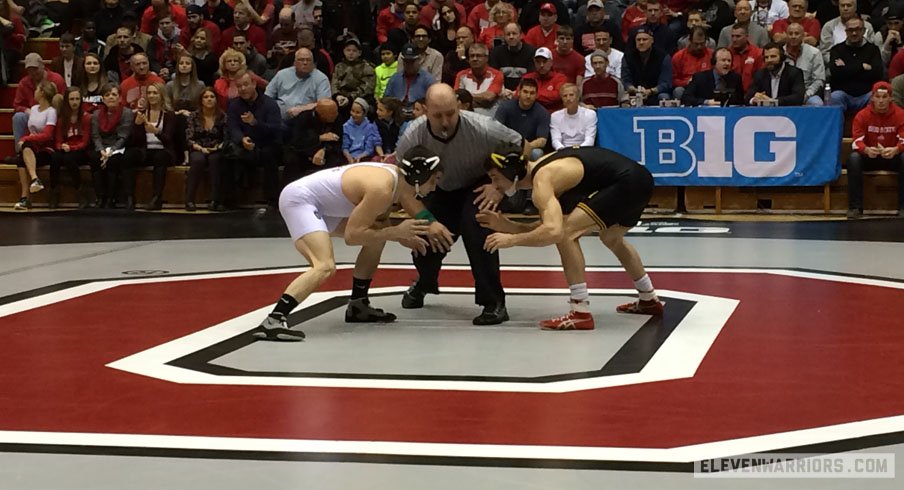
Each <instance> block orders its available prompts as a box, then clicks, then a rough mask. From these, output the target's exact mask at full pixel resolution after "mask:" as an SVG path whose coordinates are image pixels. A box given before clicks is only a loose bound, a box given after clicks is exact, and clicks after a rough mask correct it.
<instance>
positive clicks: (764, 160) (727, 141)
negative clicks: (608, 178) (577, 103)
mask: <svg viewBox="0 0 904 490" xmlns="http://www.w3.org/2000/svg"><path fill="white" fill-rule="evenodd" d="M597 116H598V117H597V120H598V128H597V130H598V131H597V134H598V135H599V145H600V146H602V147H603V148H608V149H610V150H614V151H617V152H619V153H621V154H623V155H626V156H628V157H630V158H633V159H634V160H637V161H638V162H640V163H641V164H642V165H645V166H646V167H647V169H649V170H650V172H651V173H652V174H653V177H654V179H655V181H656V184H657V185H674V186H806V185H823V184H826V183H829V182H833V181H835V180H836V179H838V176H839V175H841V163H840V162H839V161H838V152H839V148H840V146H841V123H842V113H841V108H840V107H749V108H747V107H726V108H709V107H701V108H690V107H687V108H683V107H682V108H659V107H650V108H639V109H600V110H598V112H597Z"/></svg>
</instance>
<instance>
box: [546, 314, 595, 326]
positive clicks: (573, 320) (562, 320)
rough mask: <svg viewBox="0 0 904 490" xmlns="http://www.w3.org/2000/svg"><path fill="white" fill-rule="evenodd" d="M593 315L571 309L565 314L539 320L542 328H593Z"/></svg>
mask: <svg viewBox="0 0 904 490" xmlns="http://www.w3.org/2000/svg"><path fill="white" fill-rule="evenodd" d="M594 327H595V326H594V324H593V315H591V314H590V313H587V312H582V311H574V310H571V311H569V312H568V314H567V315H564V316H560V317H558V318H552V319H550V320H543V321H542V322H540V328H542V329H543V330H593V329H594Z"/></svg>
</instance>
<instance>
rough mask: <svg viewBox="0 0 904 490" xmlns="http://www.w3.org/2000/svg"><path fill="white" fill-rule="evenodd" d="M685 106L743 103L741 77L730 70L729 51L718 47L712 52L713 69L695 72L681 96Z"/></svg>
mask: <svg viewBox="0 0 904 490" xmlns="http://www.w3.org/2000/svg"><path fill="white" fill-rule="evenodd" d="M681 103H682V104H683V105H686V106H697V105H712V106H718V105H721V106H726V105H743V104H744V90H743V88H742V87H741V77H740V75H738V74H737V73H735V72H733V71H731V51H730V50H729V49H728V48H719V49H717V50H716V52H715V53H714V54H713V69H712V70H707V71H701V72H699V73H695V74H694V76H693V78H691V81H690V83H688V84H687V89H685V91H684V95H683V96H682V97H681Z"/></svg>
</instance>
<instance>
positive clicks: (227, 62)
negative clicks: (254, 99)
mask: <svg viewBox="0 0 904 490" xmlns="http://www.w3.org/2000/svg"><path fill="white" fill-rule="evenodd" d="M246 71H247V72H248V73H249V74H250V75H251V79H252V80H254V83H255V84H256V85H257V86H258V88H266V86H267V81H266V80H264V79H263V78H261V77H259V76H257V75H256V74H255V73H254V72H252V71H248V65H247V64H246V62H245V55H244V54H242V53H241V52H240V51H236V50H234V49H232V48H227V49H226V51H223V54H221V55H220V78H219V79H218V80H217V81H216V83H214V84H213V89H214V91H216V93H217V97H218V98H219V100H220V108H221V109H223V110H226V107H227V106H228V105H229V100H230V99H234V98H236V97H238V96H239V92H238V89H237V88H236V86H235V81H236V80H237V79H238V77H239V75H243V74H244V73H245V72H246Z"/></svg>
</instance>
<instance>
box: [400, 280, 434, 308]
mask: <svg viewBox="0 0 904 490" xmlns="http://www.w3.org/2000/svg"><path fill="white" fill-rule="evenodd" d="M427 293H433V294H439V288H437V287H433V288H422V287H421V286H420V284H418V282H417V281H415V283H414V284H412V285H411V287H410V288H408V291H405V292H404V293H402V308H405V309H406V310H413V309H416V308H423V307H424V296H427Z"/></svg>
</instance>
